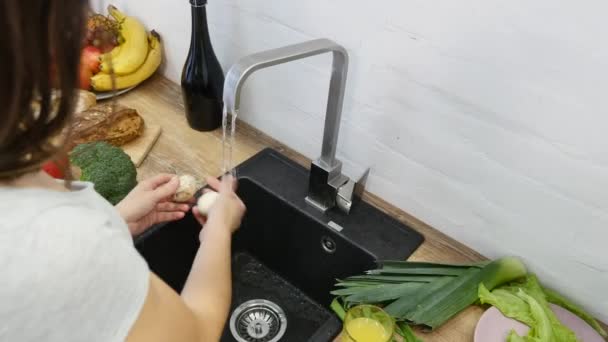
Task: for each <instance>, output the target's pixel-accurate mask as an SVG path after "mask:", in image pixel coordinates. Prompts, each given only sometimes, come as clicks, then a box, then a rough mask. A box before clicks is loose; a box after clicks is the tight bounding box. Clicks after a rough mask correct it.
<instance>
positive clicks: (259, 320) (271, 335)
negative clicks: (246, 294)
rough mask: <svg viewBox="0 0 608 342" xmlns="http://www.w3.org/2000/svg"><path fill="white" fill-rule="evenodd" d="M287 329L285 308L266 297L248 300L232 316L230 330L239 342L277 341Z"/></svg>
mask: <svg viewBox="0 0 608 342" xmlns="http://www.w3.org/2000/svg"><path fill="white" fill-rule="evenodd" d="M286 329H287V318H286V317H285V312H283V309H281V308H280V307H279V306H278V305H276V304H275V303H273V302H271V301H268V300H264V299H254V300H250V301H247V302H245V303H243V304H241V305H239V306H238V307H237V308H236V309H234V312H233V313H232V316H230V332H231V333H232V336H234V338H235V339H236V340H237V341H238V342H277V341H279V339H280V338H281V337H283V334H285V330H286Z"/></svg>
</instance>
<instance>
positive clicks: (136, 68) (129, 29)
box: [91, 5, 162, 91]
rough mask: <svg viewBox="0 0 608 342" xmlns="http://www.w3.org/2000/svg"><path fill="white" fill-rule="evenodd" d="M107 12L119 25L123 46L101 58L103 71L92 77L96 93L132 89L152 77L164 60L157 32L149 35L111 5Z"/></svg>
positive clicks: (141, 25)
mask: <svg viewBox="0 0 608 342" xmlns="http://www.w3.org/2000/svg"><path fill="white" fill-rule="evenodd" d="M108 12H109V13H110V15H111V16H112V17H114V19H116V21H117V22H118V23H119V24H120V34H121V35H122V37H123V38H124V43H122V44H121V45H118V46H116V47H114V48H113V49H112V50H111V51H110V52H108V53H106V54H104V55H102V56H101V65H100V66H99V69H100V72H99V73H97V74H96V75H94V76H93V77H92V78H91V86H92V87H93V89H94V90H96V91H109V90H112V89H114V87H115V89H125V88H130V87H133V86H135V85H137V84H139V83H141V82H143V81H144V80H146V79H147V78H148V77H150V76H151V75H152V74H153V73H154V72H155V71H156V69H158V67H159V66H160V64H161V61H162V43H161V40H160V36H159V35H158V33H156V32H155V31H152V32H150V33H149V34H148V33H147V32H146V29H145V27H144V26H143V24H142V23H141V22H140V21H139V20H137V19H136V18H134V17H130V16H126V15H125V14H123V13H122V12H120V11H119V10H118V9H117V8H116V7H114V6H112V5H110V6H108ZM113 77H114V84H113V82H112V78H113Z"/></svg>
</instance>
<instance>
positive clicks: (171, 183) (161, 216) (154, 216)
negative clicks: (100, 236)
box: [116, 174, 190, 235]
mask: <svg viewBox="0 0 608 342" xmlns="http://www.w3.org/2000/svg"><path fill="white" fill-rule="evenodd" d="M178 187H179V177H178V176H176V175H170V174H159V175H156V176H154V177H152V178H149V179H146V180H144V181H141V182H140V183H139V184H137V186H136V187H135V188H134V189H133V190H131V192H130V193H129V194H128V195H127V197H125V198H124V199H123V200H122V201H120V203H118V204H117V205H116V209H117V210H118V212H119V213H120V216H122V218H123V219H124V220H125V221H126V222H127V224H128V225H129V230H130V231H131V235H138V234H141V233H142V232H144V231H145V230H146V229H148V228H150V227H151V226H153V225H155V224H157V223H161V222H168V221H175V220H179V219H181V218H183V217H184V215H185V213H186V212H187V211H188V210H189V209H190V206H189V205H188V204H184V203H175V202H173V201H172V198H173V195H174V194H175V192H176V191H177V189H178Z"/></svg>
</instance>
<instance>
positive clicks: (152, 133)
mask: <svg viewBox="0 0 608 342" xmlns="http://www.w3.org/2000/svg"><path fill="white" fill-rule="evenodd" d="M145 125H146V126H145V127H144V132H143V134H142V135H141V136H140V137H139V138H137V139H135V140H133V141H131V142H129V143H127V144H125V145H123V146H121V148H122V149H123V151H125V153H126V154H128V155H129V156H130V157H131V160H132V161H133V164H135V167H139V166H140V165H141V163H142V162H143V161H144V159H146V156H147V155H148V153H149V152H150V150H151V149H152V147H153V146H154V143H156V140H158V137H159V136H160V133H161V131H162V129H161V127H160V125H158V124H155V123H148V122H146V123H145Z"/></svg>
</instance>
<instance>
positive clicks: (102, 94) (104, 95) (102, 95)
mask: <svg viewBox="0 0 608 342" xmlns="http://www.w3.org/2000/svg"><path fill="white" fill-rule="evenodd" d="M135 87H136V86H133V87H130V88H126V89H120V90H116V91H112V90H110V91H92V93H93V94H95V97H96V98H97V100H105V99H109V98H111V97H114V96H118V95H122V94H124V93H126V92H129V91H131V90H133V89H135Z"/></svg>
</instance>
